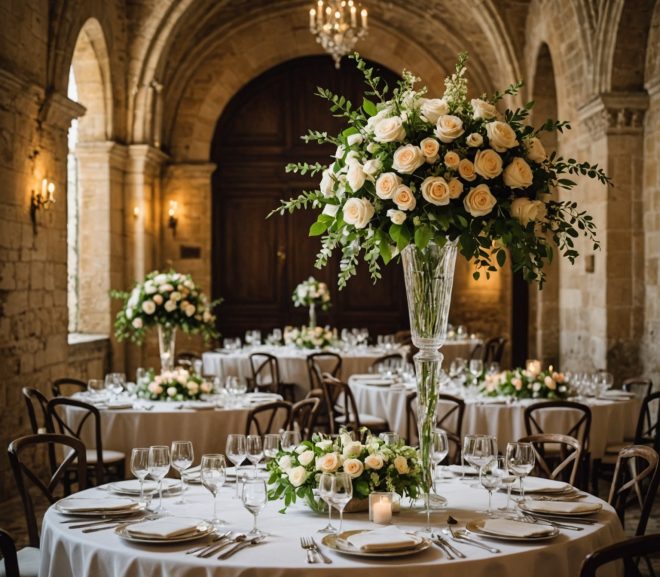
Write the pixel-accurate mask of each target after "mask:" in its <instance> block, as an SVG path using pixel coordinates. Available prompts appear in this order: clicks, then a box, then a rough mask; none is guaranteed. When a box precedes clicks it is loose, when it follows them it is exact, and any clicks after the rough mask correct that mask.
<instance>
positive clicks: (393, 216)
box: [387, 208, 408, 224]
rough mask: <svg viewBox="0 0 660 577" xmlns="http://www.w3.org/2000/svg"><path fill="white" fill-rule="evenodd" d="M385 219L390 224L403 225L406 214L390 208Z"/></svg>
mask: <svg viewBox="0 0 660 577" xmlns="http://www.w3.org/2000/svg"><path fill="white" fill-rule="evenodd" d="M387 218H389V219H390V220H391V221H392V224H403V223H404V222H405V221H406V218H408V217H407V216H406V213H405V212H403V211H401V210H396V209H395V208H390V209H389V210H388V211H387Z"/></svg>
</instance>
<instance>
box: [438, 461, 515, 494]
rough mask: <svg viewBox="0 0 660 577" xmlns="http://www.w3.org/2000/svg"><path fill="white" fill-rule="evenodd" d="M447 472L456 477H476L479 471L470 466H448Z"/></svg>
mask: <svg viewBox="0 0 660 577" xmlns="http://www.w3.org/2000/svg"><path fill="white" fill-rule="evenodd" d="M447 469H448V470H449V471H451V472H452V473H454V474H456V475H478V474H479V471H477V469H476V468H475V467H471V466H470V465H449V466H448V467H447ZM525 490H527V487H525Z"/></svg>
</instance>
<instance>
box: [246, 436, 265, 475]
mask: <svg viewBox="0 0 660 577" xmlns="http://www.w3.org/2000/svg"><path fill="white" fill-rule="evenodd" d="M246 447H247V458H248V460H249V461H250V463H252V464H253V465H254V476H255V477H256V476H257V465H258V464H259V461H261V459H263V458H264V447H263V444H262V442H261V437H260V436H259V435H248V436H247V444H246Z"/></svg>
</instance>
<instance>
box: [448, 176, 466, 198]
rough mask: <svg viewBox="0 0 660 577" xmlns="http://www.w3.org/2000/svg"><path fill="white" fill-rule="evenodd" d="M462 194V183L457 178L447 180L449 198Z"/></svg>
mask: <svg viewBox="0 0 660 577" xmlns="http://www.w3.org/2000/svg"><path fill="white" fill-rule="evenodd" d="M461 194H463V183H462V182H461V181H460V180H458V178H452V179H451V180H450V181H449V198H458V197H459V196H461Z"/></svg>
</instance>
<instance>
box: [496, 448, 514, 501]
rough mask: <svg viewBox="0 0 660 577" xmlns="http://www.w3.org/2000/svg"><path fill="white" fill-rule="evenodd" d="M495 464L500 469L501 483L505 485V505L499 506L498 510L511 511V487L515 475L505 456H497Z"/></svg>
mask: <svg viewBox="0 0 660 577" xmlns="http://www.w3.org/2000/svg"><path fill="white" fill-rule="evenodd" d="M497 466H498V467H499V468H500V469H501V470H502V485H504V486H505V487H506V505H505V506H504V507H500V511H507V512H509V511H513V510H514V509H513V507H511V489H512V487H513V484H514V483H515V482H516V476H515V475H514V474H513V473H512V472H511V470H510V469H509V463H508V462H507V459H506V457H497Z"/></svg>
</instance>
